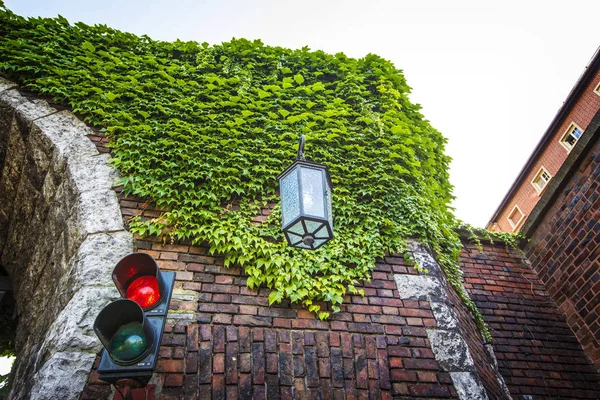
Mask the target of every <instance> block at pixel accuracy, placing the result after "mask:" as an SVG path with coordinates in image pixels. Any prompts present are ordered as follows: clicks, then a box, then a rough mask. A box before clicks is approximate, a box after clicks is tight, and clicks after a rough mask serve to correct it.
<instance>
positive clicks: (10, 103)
mask: <svg viewBox="0 0 600 400" xmlns="http://www.w3.org/2000/svg"><path fill="white" fill-rule="evenodd" d="M25 102H27V99H26V98H25V97H23V96H21V94H20V93H19V91H18V90H15V89H12V90H5V91H2V92H0V111H2V114H4V115H6V114H10V115H11V116H12V114H14V112H15V109H16V108H17V107H18V106H20V105H21V104H23V103H25ZM11 118H12V117H11Z"/></svg>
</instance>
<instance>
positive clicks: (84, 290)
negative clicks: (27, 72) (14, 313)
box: [0, 79, 195, 399]
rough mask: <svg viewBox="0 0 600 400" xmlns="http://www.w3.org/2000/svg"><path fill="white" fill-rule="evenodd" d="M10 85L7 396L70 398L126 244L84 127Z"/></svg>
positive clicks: (3, 99) (0, 180)
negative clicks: (11, 354)
mask: <svg viewBox="0 0 600 400" xmlns="http://www.w3.org/2000/svg"><path fill="white" fill-rule="evenodd" d="M13 86H15V85H13V84H12V83H9V82H7V81H5V80H3V79H0V168H2V170H0V259H1V260H2V264H3V266H4V267H6V269H7V270H8V271H9V274H10V275H11V279H12V280H13V286H14V289H15V295H16V300H17V304H18V310H19V327H18V328H17V338H16V343H17V348H18V358H17V361H16V363H15V367H14V370H15V372H14V374H13V375H12V378H11V379H12V381H14V382H15V384H12V385H11V392H10V393H9V395H8V398H18V399H20V398H34V399H74V398H78V397H79V395H80V393H81V390H82V388H83V386H84V384H85V382H86V380H87V376H88V374H89V371H90V369H91V367H92V364H93V361H94V359H95V355H96V352H97V351H98V350H99V348H100V343H99V341H98V339H97V338H96V335H95V334H94V332H93V328H92V325H93V322H94V319H95V317H96V315H97V314H98V312H99V311H100V309H101V308H102V307H103V306H104V305H105V304H107V303H108V302H109V301H110V300H112V299H115V298H117V297H118V292H117V290H116V289H115V288H114V285H113V283H112V281H111V280H110V270H111V269H112V268H113V267H114V265H115V264H116V262H117V261H118V260H119V259H120V258H121V257H123V256H125V255H127V254H129V253H131V252H132V251H133V239H132V237H131V235H130V234H129V233H127V232H126V231H125V230H124V228H123V222H122V215H121V212H120V208H119V204H118V201H117V197H116V195H115V193H114V192H113V191H112V190H111V187H112V185H113V184H114V182H115V180H116V179H117V178H118V175H117V173H116V172H115V171H114V170H113V169H112V167H111V166H110V165H109V163H108V160H109V156H108V155H100V154H99V152H98V151H97V149H96V147H95V145H94V144H93V143H92V142H91V141H90V140H89V139H88V138H87V136H86V135H89V134H92V133H93V132H92V130H91V129H89V128H88V127H87V126H86V125H85V124H84V123H83V122H81V121H79V120H78V119H77V118H76V117H75V116H74V115H73V114H71V113H70V112H67V111H61V112H57V111H56V110H55V109H53V108H52V107H50V106H48V105H47V104H46V103H45V102H41V101H33V102H31V101H29V100H27V99H26V98H24V97H23V96H21V95H20V94H19V93H18V91H16V90H6V89H8V88H10V87H13ZM192 317H193V318H194V319H195V315H192ZM188 318H189V317H188Z"/></svg>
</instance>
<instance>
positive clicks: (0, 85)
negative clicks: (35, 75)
mask: <svg viewBox="0 0 600 400" xmlns="http://www.w3.org/2000/svg"><path fill="white" fill-rule="evenodd" d="M16 87H17V84H16V83H14V82H11V81H9V80H7V79H4V78H2V77H0V92H3V91H5V90H8V89H13V88H16Z"/></svg>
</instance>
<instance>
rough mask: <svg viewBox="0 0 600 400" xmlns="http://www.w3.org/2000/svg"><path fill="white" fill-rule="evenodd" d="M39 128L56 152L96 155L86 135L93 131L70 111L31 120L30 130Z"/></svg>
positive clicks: (64, 154)
mask: <svg viewBox="0 0 600 400" xmlns="http://www.w3.org/2000/svg"><path fill="white" fill-rule="evenodd" d="M35 127H37V128H39V129H40V130H41V131H42V132H43V134H44V135H45V136H47V137H48V139H49V140H51V141H52V143H53V147H54V148H55V149H56V151H57V152H58V154H60V155H62V156H63V157H66V156H67V155H77V156H84V155H97V154H99V153H98V150H96V146H94V144H93V143H92V142H91V141H90V140H89V139H88V138H87V137H86V135H89V134H92V133H93V131H92V130H91V129H90V128H88V127H87V125H85V124H84V123H83V122H82V121H80V120H78V119H77V118H76V117H75V116H74V115H73V114H72V113H71V112H69V111H61V112H58V113H55V114H51V115H48V116H46V117H43V118H40V119H37V120H35V121H34V122H33V128H32V132H33V130H34V129H35Z"/></svg>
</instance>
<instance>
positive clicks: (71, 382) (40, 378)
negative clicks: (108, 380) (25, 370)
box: [31, 351, 96, 400]
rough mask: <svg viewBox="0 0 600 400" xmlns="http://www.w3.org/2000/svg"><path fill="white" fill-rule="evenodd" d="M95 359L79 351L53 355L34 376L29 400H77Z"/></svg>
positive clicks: (93, 356) (91, 354) (92, 354)
mask: <svg viewBox="0 0 600 400" xmlns="http://www.w3.org/2000/svg"><path fill="white" fill-rule="evenodd" d="M95 358H96V355H95V354H94V353H83V352H79V351H77V352H59V353H56V354H54V355H53V356H52V357H51V358H50V359H49V360H48V361H47V362H46V363H45V364H44V365H43V366H42V367H41V368H40V370H39V371H38V372H37V374H36V375H35V377H34V384H33V388H32V390H31V399H32V400H56V399H61V400H70V399H79V397H80V395H81V389H80V388H81V387H83V385H85V382H86V381H87V377H88V374H89V372H90V370H91V368H92V365H93V363H94V360H95Z"/></svg>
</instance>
